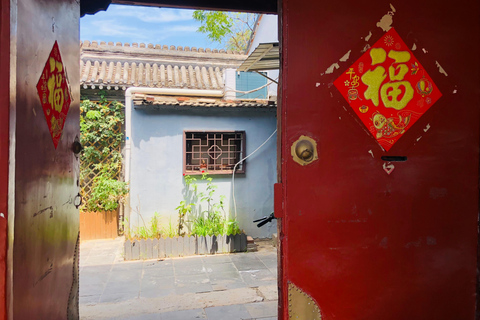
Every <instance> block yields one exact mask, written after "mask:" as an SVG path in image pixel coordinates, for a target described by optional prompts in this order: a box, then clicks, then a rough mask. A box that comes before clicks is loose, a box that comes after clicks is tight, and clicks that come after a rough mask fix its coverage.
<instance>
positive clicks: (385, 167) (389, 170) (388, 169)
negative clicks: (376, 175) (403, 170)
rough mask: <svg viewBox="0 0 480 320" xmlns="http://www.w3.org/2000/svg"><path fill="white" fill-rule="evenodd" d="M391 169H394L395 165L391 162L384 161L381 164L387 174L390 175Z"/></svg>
mask: <svg viewBox="0 0 480 320" xmlns="http://www.w3.org/2000/svg"><path fill="white" fill-rule="evenodd" d="M393 169H395V166H394V165H393V163H390V162H389V163H388V164H387V163H384V164H383V170H384V171H385V172H386V173H387V174H388V175H390V173H392V171H393Z"/></svg>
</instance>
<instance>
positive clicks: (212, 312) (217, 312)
mask: <svg viewBox="0 0 480 320" xmlns="http://www.w3.org/2000/svg"><path fill="white" fill-rule="evenodd" d="M205 313H206V314H207V319H208V320H226V319H228V320H245V319H250V318H251V316H250V314H249V313H248V310H247V308H246V307H245V305H242V304H234V305H230V306H221V307H211V308H205Z"/></svg>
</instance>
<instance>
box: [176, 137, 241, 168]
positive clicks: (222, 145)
mask: <svg viewBox="0 0 480 320" xmlns="http://www.w3.org/2000/svg"><path fill="white" fill-rule="evenodd" d="M244 157H245V131H225V132H218V131H216V132H205V131H204V132H198V131H197V132H193V131H185V132H184V173H185V174H201V173H202V171H205V172H208V173H210V174H228V173H232V171H233V167H234V166H235V164H236V163H238V162H239V161H240V160H241V159H243V158H244ZM235 173H245V161H244V162H242V163H241V164H239V165H238V166H237V168H236V171H235Z"/></svg>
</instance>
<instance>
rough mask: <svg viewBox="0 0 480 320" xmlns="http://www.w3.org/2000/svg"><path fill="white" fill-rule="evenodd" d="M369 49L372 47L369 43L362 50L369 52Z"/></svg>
mask: <svg viewBox="0 0 480 320" xmlns="http://www.w3.org/2000/svg"><path fill="white" fill-rule="evenodd" d="M368 49H370V45H369V44H367V45H365V47H363V49H362V50H361V52H367V50H368Z"/></svg>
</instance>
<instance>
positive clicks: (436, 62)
mask: <svg viewBox="0 0 480 320" xmlns="http://www.w3.org/2000/svg"><path fill="white" fill-rule="evenodd" d="M435 65H436V66H437V68H438V72H440V73H441V74H443V75H444V76H445V77H448V74H447V72H446V71H445V69H443V68H442V66H441V65H440V63H438V61H435Z"/></svg>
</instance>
